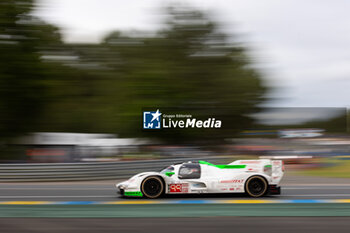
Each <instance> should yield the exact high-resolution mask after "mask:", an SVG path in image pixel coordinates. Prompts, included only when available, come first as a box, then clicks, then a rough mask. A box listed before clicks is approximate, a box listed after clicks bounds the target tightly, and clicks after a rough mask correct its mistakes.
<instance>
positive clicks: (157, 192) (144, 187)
mask: <svg viewBox="0 0 350 233" xmlns="http://www.w3.org/2000/svg"><path fill="white" fill-rule="evenodd" d="M141 192H142V194H143V196H144V197H146V198H152V199H154V198H158V197H160V196H161V195H162V194H163V193H164V183H163V180H162V178H160V177H158V176H149V177H146V178H145V179H144V180H143V181H142V184H141Z"/></svg>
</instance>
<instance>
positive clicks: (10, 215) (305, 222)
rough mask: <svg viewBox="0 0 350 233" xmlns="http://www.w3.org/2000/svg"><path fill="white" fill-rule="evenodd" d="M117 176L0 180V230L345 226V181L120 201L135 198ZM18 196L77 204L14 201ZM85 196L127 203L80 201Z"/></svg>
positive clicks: (349, 196)
mask: <svg viewBox="0 0 350 233" xmlns="http://www.w3.org/2000/svg"><path fill="white" fill-rule="evenodd" d="M116 182H117V181H93V182H65V183H63V182H51V183H46V182H42V183H39V182H37V183H0V232H1V233H7V232H9V233H16V232H21V233H22V232H53V233H54V232H68V233H70V232H74V233H75V232H86V233H90V232H101V231H102V232H152V233H156V232H167V233H172V232H192V233H196V232H201V233H206V232H228V231H230V232H272V233H274V232H287V233H288V232H308V233H309V232H319V233H323V232H327V233H328V232H332V231H337V232H349V229H350V217H349V216H350V180H349V179H334V178H328V179H327V178H319V177H315V178H312V177H301V176H290V175H287V176H285V177H284V180H283V182H282V183H281V186H282V194H281V195H277V196H267V197H263V198H259V199H254V198H249V197H246V196H244V195H240V194H238V195H232V194H231V195H191V196H187V195H181V196H177V195H172V196H168V197H164V198H162V199H160V201H163V202H166V201H169V200H170V202H171V201H172V202H174V201H175V202H176V201H191V200H193V201H194V202H196V201H197V202H198V201H202V200H203V201H205V202H208V201H213V202H215V203H217V202H220V201H221V202H224V203H225V204H193V203H192V204H191V202H189V203H185V204H136V205H135V204H126V203H128V202H130V201H131V202H132V201H140V200H139V199H134V198H121V197H119V196H117V195H116V193H115V188H114V184H115V183H116ZM330 199H332V200H333V201H334V202H329V203H326V202H325V203H320V202H317V203H312V200H319V201H321V202H322V200H324V201H327V200H330ZM143 200H145V199H143ZM230 200H249V201H250V200H264V201H269V200H271V201H276V200H277V201H279V202H281V201H282V202H283V200H297V201H298V200H299V201H300V203H285V204H283V203H274V204H249V202H248V203H245V204H232V203H230ZM305 200H306V202H305V203H304V201H305ZM337 200H339V203H337ZM21 201H22V202H25V201H27V202H29V201H34V202H41V201H42V202H44V201H48V202H55V201H56V202H75V203H77V202H82V204H73V205H70V204H68V205H66V204H64V205H56V204H52V205H47V204H18V203H20V202H21ZM89 201H91V202H99V201H100V202H117V203H120V202H126V203H124V204H110V205H106V204H91V205H90V204H83V202H89ZM141 201H142V199H141ZM310 201H311V202H310ZM1 202H2V203H4V202H12V203H13V204H1Z"/></svg>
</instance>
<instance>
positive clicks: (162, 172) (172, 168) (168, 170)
mask: <svg viewBox="0 0 350 233" xmlns="http://www.w3.org/2000/svg"><path fill="white" fill-rule="evenodd" d="M167 172H174V167H173V166H169V167H167V168H164V169H163V170H161V171H160V173H161V174H165V173H167Z"/></svg>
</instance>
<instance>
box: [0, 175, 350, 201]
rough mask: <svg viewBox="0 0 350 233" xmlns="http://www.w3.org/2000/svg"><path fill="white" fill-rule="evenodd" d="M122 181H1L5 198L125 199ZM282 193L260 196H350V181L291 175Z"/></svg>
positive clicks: (201, 197) (198, 197)
mask: <svg viewBox="0 0 350 233" xmlns="http://www.w3.org/2000/svg"><path fill="white" fill-rule="evenodd" d="M117 182H118V181H113V180H109V181H91V182H65V183H64V182H50V183H49V182H42V183H40V182H36V183H0V202H1V201H122V200H125V198H122V197H120V196H119V195H117V194H116V189H115V183H117ZM281 186H282V194H281V195H274V196H267V197H263V198H260V199H261V200H283V199H350V180H349V179H335V178H320V177H302V176H292V175H287V176H285V177H284V179H283V181H282V183H281ZM235 198H239V199H251V198H249V197H247V196H245V195H241V194H223V195H198V194H194V195H168V196H166V197H164V198H161V199H160V200H228V199H235Z"/></svg>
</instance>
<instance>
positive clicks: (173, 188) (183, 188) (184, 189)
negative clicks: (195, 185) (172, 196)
mask: <svg viewBox="0 0 350 233" xmlns="http://www.w3.org/2000/svg"><path fill="white" fill-rule="evenodd" d="M169 192H170V193H188V184H185V183H184V184H169Z"/></svg>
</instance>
